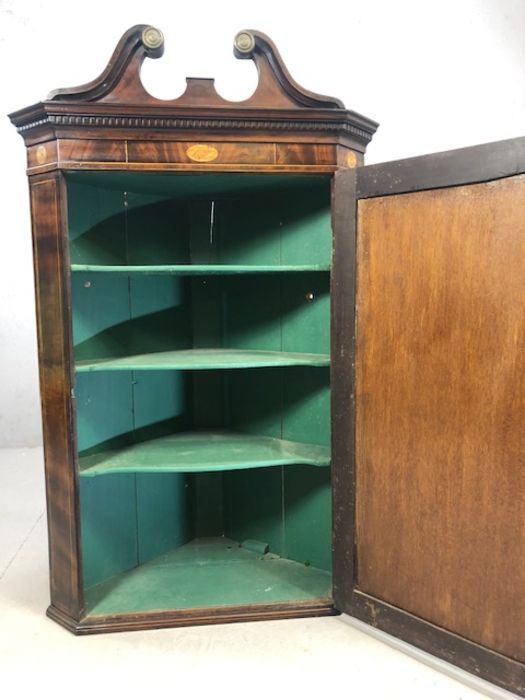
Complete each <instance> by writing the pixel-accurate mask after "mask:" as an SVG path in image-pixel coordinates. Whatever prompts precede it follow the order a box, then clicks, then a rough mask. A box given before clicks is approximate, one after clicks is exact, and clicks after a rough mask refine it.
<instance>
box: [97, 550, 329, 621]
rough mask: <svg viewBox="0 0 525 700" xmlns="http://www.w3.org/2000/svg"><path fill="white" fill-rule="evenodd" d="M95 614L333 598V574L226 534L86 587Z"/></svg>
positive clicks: (170, 553)
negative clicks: (267, 552)
mask: <svg viewBox="0 0 525 700" xmlns="http://www.w3.org/2000/svg"><path fill="white" fill-rule="evenodd" d="M85 597H86V600H85V602H86V612H87V614H88V615H89V616H90V617H91V616H96V615H102V616H103V615H112V614H118V613H127V612H142V611H144V612H147V611H153V610H173V609H187V608H206V607H214V606H224V605H233V606H238V605H251V604H252V605H256V604H260V603H276V602H286V601H307V600H316V601H324V602H327V603H328V602H330V600H331V575H330V573H329V572H327V571H323V570H321V569H316V568H315V567H312V566H305V565H304V564H300V563H298V562H294V561H290V560H288V559H281V558H279V557H275V556H272V555H271V554H270V555H260V554H256V553H255V552H252V551H250V550H247V549H244V548H243V547H240V546H239V545H238V543H237V542H234V541H233V540H229V539H226V538H224V537H213V538H200V539H196V540H193V541H192V542H189V543H188V544H185V545H183V546H182V547H179V548H178V549H176V550H173V551H172V552H169V553H168V554H165V555H163V556H161V557H158V558H157V559H154V560H152V561H151V562H148V563H147V564H143V565H142V566H139V567H137V568H135V569H132V570H131V571H128V572H126V573H125V574H121V575H120V576H115V577H114V578H111V579H109V580H108V581H105V582H103V583H100V584H98V585H96V586H93V587H92V588H90V589H88V590H87V591H86V596H85Z"/></svg>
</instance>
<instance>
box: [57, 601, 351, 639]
mask: <svg viewBox="0 0 525 700" xmlns="http://www.w3.org/2000/svg"><path fill="white" fill-rule="evenodd" d="M46 614H47V616H48V617H49V618H51V619H52V620H54V621H55V622H58V623H59V624H60V625H62V627H65V628H66V629H67V630H68V631H69V632H72V633H73V634H75V635H84V634H102V633H107V632H134V631H141V630H153V629H160V628H166V627H194V626H197V625H224V624H229V623H231V622H260V621H263V620H288V619H293V618H303V617H327V616H330V615H332V616H333V615H340V614H341V613H340V611H339V610H336V609H335V608H334V606H333V605H332V604H331V603H325V602H322V603H311V602H309V603H305V604H304V605H301V604H283V605H254V606H251V605H249V606H240V607H238V608H231V607H229V608H227V609H223V608H199V609H198V610H181V611H178V612H175V611H173V610H167V611H157V612H151V613H140V614H137V613H129V614H125V613H124V614H121V615H111V616H108V617H106V616H100V617H99V616H92V617H90V616H89V615H88V616H86V617H83V618H81V619H80V620H75V619H74V618H73V617H70V616H69V615H66V614H65V613H63V612H62V611H61V610H59V609H58V608H56V607H55V606H54V605H50V606H49V607H48V609H47V613H46Z"/></svg>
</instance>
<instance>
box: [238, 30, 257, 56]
mask: <svg viewBox="0 0 525 700" xmlns="http://www.w3.org/2000/svg"><path fill="white" fill-rule="evenodd" d="M233 45H234V47H235V48H236V49H237V51H240V52H241V53H250V52H251V51H253V49H254V48H255V38H254V36H253V34H251V33H250V32H239V33H238V34H237V36H236V37H235V39H234V40H233Z"/></svg>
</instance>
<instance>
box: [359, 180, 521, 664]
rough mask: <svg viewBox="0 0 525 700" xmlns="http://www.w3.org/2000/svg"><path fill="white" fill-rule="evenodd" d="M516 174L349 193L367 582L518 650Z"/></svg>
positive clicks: (511, 651)
mask: <svg viewBox="0 0 525 700" xmlns="http://www.w3.org/2000/svg"><path fill="white" fill-rule="evenodd" d="M524 259H525V177H524V176H517V177H513V178H508V179H505V180H499V181H495V182H490V183H483V184H476V185H466V186H460V187H454V188H448V189H441V190H435V191H427V192H417V193H412V194H406V195H395V196H391V197H382V198H375V199H370V200H366V201H361V202H360V203H359V214H358V271H359V272H358V340H357V370H356V371H357V426H356V440H357V446H356V450H357V453H356V454H357V465H358V466H357V496H356V498H357V505H356V508H357V557H358V587H359V589H360V590H362V591H363V592H365V593H368V594H371V595H372V596H375V597H376V598H378V599H381V600H384V601H386V602H388V603H391V604H393V605H395V606H397V607H398V608H401V609H403V610H407V611H409V612H411V613H413V614H415V615H417V616H418V617H421V618H423V619H425V620H429V621H430V622H432V623H434V624H436V625H439V626H441V627H443V628H445V629H448V630H451V631H453V632H455V633H457V634H459V635H461V636H463V637H465V638H466V639H469V640H472V641H474V642H477V643H478V644H481V645H483V646H486V647H488V648H491V649H494V650H496V651H498V652H500V653H502V654H505V655H507V656H508V657H510V658H513V659H517V660H524V659H525V635H524V634H523V630H524V629H525V596H524V595H523V592H524V591H525V556H524V554H525V431H524V430H523V425H524V422H525V354H524V352H523V350H524V347H525V266H524V264H523V261H524Z"/></svg>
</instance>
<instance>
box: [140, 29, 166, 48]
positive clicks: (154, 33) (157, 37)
mask: <svg viewBox="0 0 525 700" xmlns="http://www.w3.org/2000/svg"><path fill="white" fill-rule="evenodd" d="M142 43H143V44H144V46H145V47H146V48H147V49H158V48H159V47H160V46H162V44H163V43H164V37H163V35H162V32H161V31H160V29H157V28H156V27H146V29H144V31H143V32H142Z"/></svg>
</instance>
